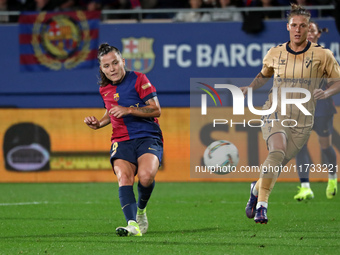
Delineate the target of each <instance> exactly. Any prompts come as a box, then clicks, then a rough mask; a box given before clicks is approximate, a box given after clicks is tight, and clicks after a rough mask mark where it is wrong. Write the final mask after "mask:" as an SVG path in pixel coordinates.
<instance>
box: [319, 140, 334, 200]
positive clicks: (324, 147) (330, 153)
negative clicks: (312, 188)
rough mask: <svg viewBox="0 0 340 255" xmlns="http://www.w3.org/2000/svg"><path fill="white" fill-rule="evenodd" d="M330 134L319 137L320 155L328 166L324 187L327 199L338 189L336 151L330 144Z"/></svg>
mask: <svg viewBox="0 0 340 255" xmlns="http://www.w3.org/2000/svg"><path fill="white" fill-rule="evenodd" d="M331 141H332V135H329V136H328V137H320V136H319V142H320V147H321V152H322V156H323V158H324V159H325V161H326V164H327V166H328V184H327V188H326V196H327V198H328V199H332V198H333V197H334V196H335V195H336V193H337V191H338V184H337V179H338V176H337V173H336V153H335V150H334V148H333V146H332V143H331Z"/></svg>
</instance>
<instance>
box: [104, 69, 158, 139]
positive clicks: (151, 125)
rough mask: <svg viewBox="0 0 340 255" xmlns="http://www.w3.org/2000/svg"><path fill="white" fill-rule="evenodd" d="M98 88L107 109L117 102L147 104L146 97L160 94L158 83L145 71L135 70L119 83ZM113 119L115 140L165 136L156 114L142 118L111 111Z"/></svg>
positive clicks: (125, 104) (111, 118) (129, 72)
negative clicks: (155, 116) (117, 114)
mask: <svg viewBox="0 0 340 255" xmlns="http://www.w3.org/2000/svg"><path fill="white" fill-rule="evenodd" d="M99 92H100V95H101V96H102V98H103V101H104V105H105V108H106V109H107V110H110V109H111V108H112V106H115V105H121V106H123V107H143V106H146V104H145V102H146V101H148V100H149V99H150V98H153V97H155V96H157V94H156V89H155V87H154V86H153V85H152V84H151V83H150V81H149V80H148V78H147V77H146V76H145V74H142V73H139V72H134V71H127V72H126V74H125V77H124V79H123V80H122V81H121V82H120V83H118V84H108V85H106V86H105V87H100V89H99ZM110 120H111V124H112V137H111V142H112V143H114V142H121V141H126V140H131V139H135V138H146V137H153V138H160V139H162V131H161V129H160V126H159V123H158V119H157V118H141V117H136V116H132V115H127V116H124V117H122V118H116V117H114V116H112V115H110Z"/></svg>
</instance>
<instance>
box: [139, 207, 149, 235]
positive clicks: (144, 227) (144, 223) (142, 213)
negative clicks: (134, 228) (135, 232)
mask: <svg viewBox="0 0 340 255" xmlns="http://www.w3.org/2000/svg"><path fill="white" fill-rule="evenodd" d="M136 218H137V223H138V225H139V229H140V231H141V232H142V234H145V233H146V231H148V227H149V222H148V218H147V217H146V207H145V208H144V209H139V208H137V216H136Z"/></svg>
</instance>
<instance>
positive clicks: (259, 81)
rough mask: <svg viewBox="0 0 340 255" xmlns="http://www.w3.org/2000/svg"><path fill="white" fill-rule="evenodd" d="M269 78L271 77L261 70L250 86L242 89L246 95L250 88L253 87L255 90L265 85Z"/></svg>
mask: <svg viewBox="0 0 340 255" xmlns="http://www.w3.org/2000/svg"><path fill="white" fill-rule="evenodd" d="M269 79H270V77H266V76H264V75H263V74H262V73H261V72H259V73H258V74H257V75H256V77H255V79H254V80H253V81H252V82H251V83H250V85H249V86H247V87H240V89H241V90H242V92H243V95H246V94H247V92H248V88H253V90H257V89H259V88H261V87H262V86H263V85H265V84H266V83H267V81H268V80H269Z"/></svg>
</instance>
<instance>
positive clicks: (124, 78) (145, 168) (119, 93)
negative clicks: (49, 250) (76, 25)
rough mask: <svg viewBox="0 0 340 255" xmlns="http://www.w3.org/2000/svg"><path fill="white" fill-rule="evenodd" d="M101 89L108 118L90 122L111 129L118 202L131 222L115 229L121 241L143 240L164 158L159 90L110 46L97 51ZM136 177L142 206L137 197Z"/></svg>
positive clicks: (93, 117) (93, 118)
mask: <svg viewBox="0 0 340 255" xmlns="http://www.w3.org/2000/svg"><path fill="white" fill-rule="evenodd" d="M98 61H99V63H100V70H99V72H100V76H101V77H100V78H101V80H100V82H99V83H100V89H99V92H100V94H101V96H102V98H103V101H104V105H105V108H106V112H105V114H104V116H103V117H102V118H101V119H100V120H98V119H97V118H96V117H95V116H89V117H86V118H85V120H84V122H85V123H86V124H87V125H88V126H89V127H90V128H92V129H99V128H102V127H104V126H106V125H108V124H109V123H111V125H112V137H111V141H112V145H111V151H110V154H111V164H112V168H113V171H114V173H115V174H116V175H117V179H118V184H119V200H120V203H121V206H122V210H123V213H124V216H125V219H126V221H127V224H128V225H127V226H126V227H118V228H116V233H117V235H119V236H142V234H144V233H146V231H147V229H148V220H147V217H146V205H147V202H148V201H149V199H150V196H151V193H152V191H153V188H154V186H155V181H154V178H155V176H156V173H157V170H158V168H159V166H160V164H161V159H162V155H163V137H162V131H161V129H160V126H159V123H158V119H157V117H159V116H160V114H161V107H160V105H159V102H158V99H157V93H156V89H155V87H154V86H153V85H152V84H151V83H150V81H149V80H148V78H147V77H146V76H145V74H142V73H138V72H133V71H126V70H125V60H124V59H123V58H122V55H121V53H120V51H119V50H118V49H117V48H115V47H113V46H110V45H108V44H106V43H104V44H101V45H100V47H99V50H98ZM135 175H137V176H138V179H139V182H138V202H136V198H135V194H134V191H133V184H134V179H135Z"/></svg>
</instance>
